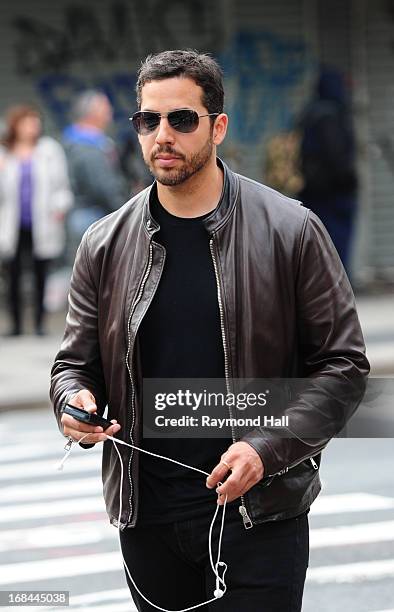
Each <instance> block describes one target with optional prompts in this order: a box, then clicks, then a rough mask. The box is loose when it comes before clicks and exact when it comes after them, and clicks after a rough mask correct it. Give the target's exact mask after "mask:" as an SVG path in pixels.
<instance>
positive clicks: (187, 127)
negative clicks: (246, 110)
mask: <svg viewBox="0 0 394 612" xmlns="http://www.w3.org/2000/svg"><path fill="white" fill-rule="evenodd" d="M219 114H220V113H207V114H206V115H199V114H198V113H197V112H196V111H194V110H191V109H190V108H181V109H179V110H173V111H170V112H169V113H164V114H162V113H156V112H154V111H137V112H136V113H134V115H133V116H132V117H130V121H131V122H132V124H133V126H134V129H135V131H136V132H137V133H138V134H140V135H142V136H145V135H146V134H150V133H151V132H154V131H155V129H156V128H157V126H158V125H159V124H160V119H161V118H162V117H166V118H167V119H168V123H169V124H170V126H171V127H172V128H173V129H174V130H176V131H177V132H182V133H184V134H188V133H189V132H194V131H195V130H196V129H197V128H198V124H199V123H200V117H213V116H217V115H219Z"/></svg>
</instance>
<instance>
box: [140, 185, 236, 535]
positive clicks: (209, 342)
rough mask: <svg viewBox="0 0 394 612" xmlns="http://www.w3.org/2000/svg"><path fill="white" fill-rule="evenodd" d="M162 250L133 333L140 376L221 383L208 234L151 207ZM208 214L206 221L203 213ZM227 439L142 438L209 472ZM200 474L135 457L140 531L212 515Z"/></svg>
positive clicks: (211, 498) (199, 225) (197, 224)
mask: <svg viewBox="0 0 394 612" xmlns="http://www.w3.org/2000/svg"><path fill="white" fill-rule="evenodd" d="M150 206H151V212H152V216H153V218H154V219H155V220H156V221H157V222H158V223H159V225H160V230H159V231H158V232H157V233H156V234H155V235H154V240H155V241H156V242H159V243H160V244H162V245H163V246H164V247H165V249H166V261H165V266H164V269H163V273H162V277H161V279H160V282H159V285H158V287H157V290H156V293H155V295H154V297H153V300H152V303H151V304H150V306H149V309H148V311H147V312H146V314H145V316H144V318H143V320H142V322H141V325H140V328H139V331H138V334H139V342H140V349H141V360H142V375H143V377H144V378H224V351H223V341H222V335H221V328H220V313H219V306H218V299H217V285H216V279H215V272H214V267H213V261H212V257H211V253H210V249H209V235H208V233H207V231H206V229H205V227H204V225H203V222H202V219H203V218H204V217H198V218H194V219H189V218H181V217H175V216H174V215H171V214H170V213H168V212H167V211H166V210H165V208H163V206H162V205H161V204H160V202H159V201H158V199H157V196H153V197H152V200H151V203H150ZM205 216H207V215H205ZM231 443H232V440H231V439H205V440H204V439H201V438H196V439H192V438H188V439H164V438H160V439H157V438H155V439H152V438H143V440H142V447H143V448H145V449H146V450H149V451H152V452H154V453H158V454H160V455H166V456H168V457H171V458H172V459H176V460H177V461H181V462H182V463H186V464H188V465H192V466H195V467H198V468H200V469H203V470H205V471H206V472H210V471H211V470H212V469H213V467H214V466H215V465H216V464H217V463H218V462H219V460H220V456H221V454H222V453H224V452H225V451H226V450H227V449H228V447H229V446H230V444H231ZM215 502H216V493H215V492H214V490H209V489H207V488H206V486H205V476H204V475H203V474H198V473H197V472H194V471H192V470H189V469H186V468H182V467H180V466H179V465H176V464H172V463H170V462H168V461H163V460H162V459H157V458H155V457H151V456H149V455H146V454H145V453H140V509H139V515H138V525H150V524H159V523H169V522H172V521H175V520H186V519H188V518H192V517H195V516H199V515H202V514H210V513H211V512H213V511H214V508H215V505H214V504H215Z"/></svg>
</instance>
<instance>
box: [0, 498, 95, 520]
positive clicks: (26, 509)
mask: <svg viewBox="0 0 394 612" xmlns="http://www.w3.org/2000/svg"><path fill="white" fill-rule="evenodd" d="M86 512H89V513H90V512H94V513H96V512H99V513H101V512H102V513H104V512H105V506H104V500H103V499H102V498H101V497H99V496H97V497H77V498H76V499H65V500H60V501H54V502H45V503H42V504H41V503H40V504H18V505H17V506H2V507H0V523H6V522H14V521H19V520H23V521H25V520H27V519H28V520H32V519H42V518H49V517H53V516H59V517H60V516H69V515H73V514H84V513H86Z"/></svg>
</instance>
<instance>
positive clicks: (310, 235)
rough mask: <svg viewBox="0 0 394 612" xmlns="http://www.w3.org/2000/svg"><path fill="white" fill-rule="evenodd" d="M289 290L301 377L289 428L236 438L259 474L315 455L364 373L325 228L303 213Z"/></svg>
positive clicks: (344, 285) (349, 299)
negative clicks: (249, 449) (258, 464)
mask: <svg viewBox="0 0 394 612" xmlns="http://www.w3.org/2000/svg"><path fill="white" fill-rule="evenodd" d="M295 292H296V304H297V327H298V344H299V352H300V354H301V361H302V363H301V371H302V374H300V376H303V377H304V378H303V380H302V381H300V382H301V385H299V388H301V390H299V392H297V393H293V394H292V395H291V396H289V400H288V404H287V406H286V407H285V410H284V412H283V413H282V416H288V417H289V419H288V422H289V427H288V429H287V428H283V429H282V428H274V427H273V428H269V427H262V428H257V429H254V430H253V431H251V432H249V433H247V434H246V435H245V436H244V437H243V438H242V439H243V440H244V441H246V442H248V443H249V444H250V445H251V446H253V448H255V450H256V451H257V452H258V453H259V455H260V457H261V459H262V461H263V464H264V467H265V476H272V475H275V474H278V473H281V472H282V471H283V470H285V471H286V470H287V469H288V468H291V467H293V466H295V465H297V464H298V463H300V462H302V461H304V459H307V458H308V457H312V456H313V455H316V454H318V453H319V452H320V451H321V450H322V449H323V448H324V447H325V446H326V445H327V443H328V442H329V440H330V439H331V438H332V437H334V436H335V435H336V434H338V433H339V432H340V431H341V430H342V429H343V427H344V426H345V424H346V422H347V421H348V419H349V418H350V417H351V416H352V414H353V413H354V412H355V410H356V409H357V406H358V404H359V403H360V401H361V399H362V397H363V394H364V392H365V387H366V378H367V375H368V373H369V363H368V360H367V358H366V355H365V345H364V340H363V335H362V331H361V327H360V323H359V320H358V316H357V312H356V305H355V300H354V296H353V292H352V289H351V286H350V283H349V280H348V278H347V275H346V272H345V270H344V268H343V266H342V263H341V261H340V259H339V256H338V254H337V252H336V250H335V247H334V245H333V243H332V241H331V239H330V237H329V235H328V233H327V231H326V230H325V228H324V226H323V224H322V223H321V221H320V220H319V219H318V217H317V216H316V215H314V214H313V213H311V212H310V211H308V212H307V216H306V220H305V223H304V228H303V232H302V236H301V241H300V249H299V258H298V271H297V277H296V281H295ZM296 386H297V385H294V388H295V387H296Z"/></svg>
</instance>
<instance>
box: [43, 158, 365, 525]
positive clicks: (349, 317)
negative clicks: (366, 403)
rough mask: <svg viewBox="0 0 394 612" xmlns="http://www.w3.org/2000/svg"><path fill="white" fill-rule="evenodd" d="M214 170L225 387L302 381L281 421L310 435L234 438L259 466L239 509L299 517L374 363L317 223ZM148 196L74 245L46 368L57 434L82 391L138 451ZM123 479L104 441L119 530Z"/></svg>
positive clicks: (159, 256)
mask: <svg viewBox="0 0 394 612" xmlns="http://www.w3.org/2000/svg"><path fill="white" fill-rule="evenodd" d="M219 163H221V162H220V161H219ZM223 169H224V175H225V180H224V188H223V193H222V197H221V200H220V202H219V205H218V206H217V208H216V209H215V210H214V211H213V212H212V213H211V215H209V216H208V217H207V218H206V219H205V220H204V224H205V227H206V229H207V232H208V233H209V235H210V236H211V242H210V247H211V253H212V257H213V259H214V267H215V272H216V275H217V282H218V297H219V300H220V304H219V306H220V312H221V323H222V328H223V329H222V331H223V345H224V351H225V362H226V375H227V378H228V379H229V381H230V379H231V378H232V377H233V378H280V377H284V378H292V377H308V378H309V379H310V383H311V384H310V389H307V390H306V392H305V393H304V394H303V395H302V397H300V398H299V399H298V400H297V401H293V402H292V404H291V405H290V406H289V413H290V414H291V422H292V424H293V427H294V429H295V431H296V432H298V434H300V435H299V438H300V437H301V436H302V432H303V431H306V430H308V426H309V425H310V424H312V425H313V429H314V434H313V436H312V437H309V438H308V439H307V440H305V441H302V440H301V439H299V438H289V437H287V438H285V437H281V436H277V435H276V434H275V431H274V430H273V429H272V430H270V429H265V428H261V429H258V430H254V431H249V432H248V433H247V434H246V435H244V436H243V439H244V440H247V441H248V442H249V443H250V444H251V445H252V446H253V447H254V448H255V449H256V450H257V451H258V453H259V454H260V456H261V458H262V460H263V463H264V466H265V476H266V477H265V478H264V479H263V480H262V481H261V482H260V483H258V484H257V485H255V486H254V487H253V488H252V489H251V490H250V491H249V492H248V493H247V494H245V496H243V498H242V504H243V505H244V507H245V509H246V512H247V515H248V517H249V518H250V519H251V521H252V522H253V523H259V522H265V521H270V520H281V519H286V518H290V517H292V516H296V515H298V514H300V513H302V512H304V511H306V510H307V509H308V508H309V506H310V505H311V503H312V502H313V500H314V499H315V498H316V496H317V495H318V493H319V491H320V488H321V484H320V479H319V473H318V469H316V468H317V467H318V465H319V463H320V451H321V450H322V448H324V446H325V445H326V444H327V442H328V441H329V439H330V437H332V436H333V435H335V433H337V432H339V431H340V430H341V429H342V428H343V426H344V425H345V423H346V421H347V420H348V419H349V417H350V416H351V415H352V414H353V412H354V410H355V409H356V408H357V405H358V403H359V401H360V398H361V396H362V393H363V389H364V384H365V378H366V376H367V374H368V372H369V364H368V361H367V358H366V356H365V347H364V342H363V337H362V332H361V329H360V325H359V321H358V317H357V313H356V308H355V302H354V297H353V293H352V290H351V287H350V284H349V281H348V279H347V277H346V274H345V272H344V269H343V267H342V264H341V262H340V260H339V258H338V255H337V253H336V251H335V249H334V247H333V245H332V242H331V240H330V238H329V237H328V235H327V232H326V231H325V229H324V227H323V226H322V224H321V222H320V221H319V220H318V218H317V217H316V216H315V215H314V214H313V213H311V212H310V211H309V210H308V209H306V208H304V207H302V206H301V205H300V203H299V202H296V201H294V200H290V199H289V198H286V197H283V196H281V195H280V194H279V193H277V192H275V191H273V190H271V189H269V188H267V187H265V186H263V185H261V184H259V183H256V182H254V181H252V180H250V179H248V178H245V177H242V176H239V175H237V174H234V173H233V172H231V170H229V169H228V167H227V166H226V165H225V164H223ZM151 189H156V186H155V184H154V185H153V187H149V188H147V189H145V190H144V191H142V192H141V193H140V194H138V195H137V196H135V197H134V198H133V199H132V200H130V201H129V202H128V203H126V204H125V205H124V206H123V207H122V208H121V209H120V210H119V211H116V212H115V213H112V214H111V215H109V216H108V217H106V218H105V219H102V220H100V221H98V222H97V223H95V224H94V225H93V226H92V227H91V228H90V229H89V230H88V232H87V233H86V234H85V236H84V238H83V240H82V243H81V245H80V248H79V251H78V254H77V257H76V262H75V266H74V272H73V278H72V282H71V290H70V298H69V313H68V316H67V326H66V331H65V336H64V339H63V343H62V346H61V349H60V351H59V353H58V355H57V357H56V360H55V363H54V366H53V369H52V385H51V398H52V401H53V405H54V410H55V414H56V416H57V419H58V423H59V427H60V430H61V431H63V430H62V426H61V423H60V414H59V412H60V409H61V407H62V405H63V404H64V402H65V401H66V400H67V399H68V398H69V397H70V395H71V394H72V393H75V392H77V391H78V390H80V389H84V388H87V389H89V390H90V391H91V392H92V393H93V395H94V396H95V398H96V401H97V405H98V412H99V413H103V411H104V409H105V406H106V404H107V403H108V406H109V412H108V418H110V419H113V418H115V419H117V420H118V422H119V423H120V424H121V426H122V429H121V430H120V432H119V433H118V437H120V438H121V439H123V440H125V441H127V442H131V441H132V443H134V444H137V445H138V443H139V442H140V440H141V426H142V424H141V416H140V410H141V406H140V397H139V396H140V389H141V372H140V359H139V355H138V333H137V332H138V328H139V325H140V323H141V319H142V318H143V316H144V314H145V313H146V311H147V309H148V307H149V304H150V302H151V300H152V298H153V295H154V292H155V290H156V288H157V286H158V283H159V281H160V276H161V273H162V270H163V267H164V266H165V249H164V248H163V247H162V246H161V245H159V244H158V243H156V242H155V240H154V234H155V232H156V231H157V230H158V229H159V226H158V224H157V223H156V222H155V220H154V219H153V218H152V217H151V214H150V210H149V195H150V192H151ZM119 450H120V452H121V454H122V457H123V460H124V465H125V471H124V482H123V500H122V501H123V504H122V505H123V512H122V517H121V525H120V526H121V528H125V527H127V526H134V525H135V524H136V521H137V516H138V451H132V450H131V449H129V448H128V447H125V446H121V445H120V446H119ZM311 457H313V459H312V460H310V458H311ZM175 458H176V457H175ZM219 459H220V458H219V457H218V461H219ZM268 476H269V477H270V478H268ZM273 476H274V477H273ZM272 477H273V478H272ZM119 481H120V467H119V463H118V456H117V454H116V451H115V449H114V447H113V443H112V442H111V441H107V442H104V449H103V484H104V497H105V502H106V508H107V512H108V515H109V517H110V520H111V522H112V523H113V524H115V525H117V519H118V512H119V484H120V482H119ZM267 484H268V485H269V486H265V485H267ZM201 485H202V486H205V482H204V480H202V483H201ZM246 522H248V518H246Z"/></svg>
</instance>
